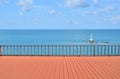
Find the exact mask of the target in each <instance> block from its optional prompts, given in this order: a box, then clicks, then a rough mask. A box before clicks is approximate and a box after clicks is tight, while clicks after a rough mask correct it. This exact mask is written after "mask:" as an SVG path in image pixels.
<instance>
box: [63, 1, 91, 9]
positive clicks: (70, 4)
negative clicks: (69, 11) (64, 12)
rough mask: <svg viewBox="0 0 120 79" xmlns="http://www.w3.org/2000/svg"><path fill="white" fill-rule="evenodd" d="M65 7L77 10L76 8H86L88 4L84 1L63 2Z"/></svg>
mask: <svg viewBox="0 0 120 79" xmlns="http://www.w3.org/2000/svg"><path fill="white" fill-rule="evenodd" d="M64 6H65V7H68V8H78V7H83V8H84V7H88V6H89V4H88V2H87V1H86V0H65V4H64Z"/></svg>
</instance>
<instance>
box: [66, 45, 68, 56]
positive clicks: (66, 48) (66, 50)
mask: <svg viewBox="0 0 120 79" xmlns="http://www.w3.org/2000/svg"><path fill="white" fill-rule="evenodd" d="M65 47H66V56H67V55H68V54H67V45H66V46H65Z"/></svg>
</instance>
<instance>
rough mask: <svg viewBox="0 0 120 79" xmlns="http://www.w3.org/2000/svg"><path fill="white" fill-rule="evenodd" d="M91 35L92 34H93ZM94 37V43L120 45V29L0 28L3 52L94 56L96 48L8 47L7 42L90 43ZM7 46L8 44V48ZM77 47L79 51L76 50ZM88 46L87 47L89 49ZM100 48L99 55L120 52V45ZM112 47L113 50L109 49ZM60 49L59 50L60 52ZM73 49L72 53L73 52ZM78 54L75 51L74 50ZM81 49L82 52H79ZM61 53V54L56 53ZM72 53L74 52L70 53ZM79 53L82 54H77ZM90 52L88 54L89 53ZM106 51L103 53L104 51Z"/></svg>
mask: <svg viewBox="0 0 120 79" xmlns="http://www.w3.org/2000/svg"><path fill="white" fill-rule="evenodd" d="M91 35H92V36H91ZM90 38H92V39H93V40H94V42H95V43H104V42H107V43H111V44H115V43H117V44H120V29H81V30H80V29H76V30H45V29H44V30H0V45H1V46H2V45H3V46H4V47H2V55H25V54H26V55H48V54H49V55H66V51H68V50H69V51H68V54H69V55H77V54H79V55H80V54H81V55H91V52H90V50H91V51H92V55H94V53H95V52H94V50H96V49H94V48H93V47H92V49H90V47H89V48H88V49H87V48H85V47H84V49H81V50H80V47H78V48H77V47H70V48H67V47H66V48H65V47H63V48H62V47H60V48H59V49H58V47H54V48H52V47H50V49H49V50H47V49H48V47H42V48H40V47H39V48H37V47H24V46H23V47H19V46H18V47H14V46H13V47H8V46H7V45H81V44H86V43H87V44H88V42H89V39H90ZM5 46H6V47H5ZM77 49H78V50H77ZM86 49H87V50H86ZM100 49H102V48H101V47H98V48H97V52H101V53H96V55H99V54H101V55H104V54H105V52H106V55H108V54H111V55H119V54H120V51H119V47H118V46H117V47H110V48H109V47H103V49H102V50H101V51H100ZM110 50H111V52H109V51H110ZM58 51H59V52H58ZM72 51H73V52H72ZM74 51H75V52H76V53H75V52H74ZM80 51H82V52H80ZM57 52H58V53H57ZM70 52H71V53H70ZM77 52H79V53H77ZM86 52H87V53H86ZM102 52H103V53H102Z"/></svg>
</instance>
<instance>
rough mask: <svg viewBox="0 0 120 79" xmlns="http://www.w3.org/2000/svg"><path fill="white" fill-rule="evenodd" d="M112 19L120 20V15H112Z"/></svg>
mask: <svg viewBox="0 0 120 79" xmlns="http://www.w3.org/2000/svg"><path fill="white" fill-rule="evenodd" d="M112 20H116V21H120V16H114V17H112Z"/></svg>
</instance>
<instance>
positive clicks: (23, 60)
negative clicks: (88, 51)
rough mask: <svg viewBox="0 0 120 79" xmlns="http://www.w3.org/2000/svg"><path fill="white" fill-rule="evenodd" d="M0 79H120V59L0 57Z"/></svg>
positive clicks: (118, 57) (116, 57)
mask: <svg viewBox="0 0 120 79" xmlns="http://www.w3.org/2000/svg"><path fill="white" fill-rule="evenodd" d="M0 79H120V56H110V57H55V56H53V57H52V56H51V57H48V56H27V57H26V56H1V57H0Z"/></svg>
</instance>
